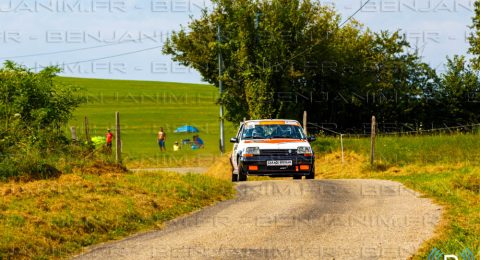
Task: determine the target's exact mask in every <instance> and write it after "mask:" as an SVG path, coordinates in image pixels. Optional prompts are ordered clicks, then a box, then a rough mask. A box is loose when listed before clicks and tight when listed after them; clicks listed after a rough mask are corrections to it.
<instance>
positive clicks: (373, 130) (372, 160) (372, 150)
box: [370, 116, 377, 165]
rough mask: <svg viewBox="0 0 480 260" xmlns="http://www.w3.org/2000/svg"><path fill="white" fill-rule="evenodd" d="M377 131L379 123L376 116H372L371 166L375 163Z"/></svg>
mask: <svg viewBox="0 0 480 260" xmlns="http://www.w3.org/2000/svg"><path fill="white" fill-rule="evenodd" d="M376 129H377V123H376V121H375V116H372V130H371V140H370V144H371V154H370V164H372V165H373V162H374V161H375V134H376V133H375V132H376Z"/></svg>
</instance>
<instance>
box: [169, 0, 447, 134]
mask: <svg viewBox="0 0 480 260" xmlns="http://www.w3.org/2000/svg"><path fill="white" fill-rule="evenodd" d="M214 3H215V6H216V8H215V9H214V10H213V11H212V12H211V13H208V12H207V11H204V13H203V15H202V17H201V18H199V19H196V20H192V21H191V23H190V24H189V25H188V32H187V29H186V28H183V29H182V30H180V31H178V32H175V33H173V34H172V36H171V38H170V39H169V41H168V42H167V43H166V45H165V47H164V50H163V51H164V53H166V54H170V55H172V57H173V60H175V61H177V62H180V63H182V64H183V65H186V66H190V67H192V68H194V69H196V70H198V71H199V72H200V73H201V75H202V76H203V78H204V80H206V81H207V82H209V83H211V84H215V85H216V86H218V80H219V79H221V80H223V82H224V94H223V95H222V97H221V98H220V102H222V103H223V104H225V105H226V110H227V113H226V117H227V119H229V120H231V121H234V122H238V121H241V120H242V118H243V117H249V118H275V117H288V118H300V116H301V113H302V112H303V111H304V110H307V111H310V112H312V113H310V115H311V117H310V119H309V120H310V121H312V122H315V121H316V122H335V123H337V124H338V125H339V126H340V127H343V128H353V127H356V126H359V125H361V124H362V123H363V122H365V121H366V120H368V119H367V118H369V117H370V116H371V115H372V114H376V115H377V117H378V118H379V119H380V121H382V122H408V123H412V124H418V122H420V121H424V120H425V118H429V116H428V112H429V110H430V107H429V104H430V103H431V102H430V103H429V101H430V99H431V96H432V92H435V91H436V90H437V89H438V84H439V79H438V77H437V76H436V73H435V71H434V70H432V69H431V68H430V67H429V66H428V65H427V64H425V63H423V62H421V60H420V59H419V57H418V55H417V54H416V53H415V52H408V51H407V48H408V47H409V44H408V42H407V41H406V40H405V36H403V35H401V34H400V32H394V33H389V32H379V33H374V32H371V31H370V30H368V29H366V30H365V29H363V27H362V26H361V25H360V24H359V23H357V22H356V21H353V22H350V23H347V24H346V25H345V26H343V27H340V21H341V18H340V16H339V15H338V14H337V13H335V11H334V10H333V9H331V8H330V7H327V6H323V5H321V4H320V3H318V2H314V1H309V0H306V1H301V0H295V1H286V0H274V1H267V0H262V1H252V0H241V1H227V0H216V1H214ZM217 26H219V27H220V28H221V31H222V32H221V35H220V36H221V37H220V38H221V43H219V42H218V41H217ZM219 53H221V54H222V57H223V68H224V73H223V74H222V75H220V76H219V75H218V70H217V67H218V66H217V61H218V59H217V55H218V54H219ZM313 112H314V113H313Z"/></svg>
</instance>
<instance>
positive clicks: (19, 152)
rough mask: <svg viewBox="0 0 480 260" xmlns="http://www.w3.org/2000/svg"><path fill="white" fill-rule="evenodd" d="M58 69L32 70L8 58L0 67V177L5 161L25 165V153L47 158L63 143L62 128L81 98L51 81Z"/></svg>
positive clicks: (69, 89) (28, 161)
mask: <svg viewBox="0 0 480 260" xmlns="http://www.w3.org/2000/svg"><path fill="white" fill-rule="evenodd" d="M59 71H60V70H59V69H58V68H57V67H47V68H45V69H43V70H42V71H40V72H39V73H34V72H32V71H30V70H29V69H27V68H24V67H22V66H19V65H17V64H15V63H13V62H10V61H7V62H5V64H4V66H3V68H0V179H2V178H3V177H5V176H6V175H3V172H2V171H4V170H5V169H6V168H5V167H7V166H5V163H13V164H16V165H17V166H23V165H27V164H28V163H31V162H32V160H33V158H27V157H28V156H29V155H35V156H37V157H40V158H47V157H48V156H49V155H50V154H51V153H50V152H51V151H55V149H56V148H58V147H59V146H61V145H63V144H65V142H66V140H67V139H66V138H65V136H64V128H63V127H64V126H65V124H66V123H67V122H68V120H69V119H70V118H71V117H72V113H73V110H74V109H75V108H77V107H78V106H79V105H80V104H81V103H82V102H83V98H81V97H79V96H78V95H76V93H77V89H75V88H73V87H71V86H65V85H62V84H60V83H59V82H57V81H56V80H55V77H56V74H57V73H58V72H59ZM9 167H10V166H8V167H7V168H9ZM12 167H13V168H14V167H15V166H12ZM12 167H10V168H12ZM10 168H9V169H10ZM12 171H14V172H15V171H16V170H12Z"/></svg>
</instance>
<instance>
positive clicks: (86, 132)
mask: <svg viewBox="0 0 480 260" xmlns="http://www.w3.org/2000/svg"><path fill="white" fill-rule="evenodd" d="M84 127H85V139H87V142H88V143H90V142H91V141H92V140H91V139H90V128H89V127H88V117H87V116H85V121H84Z"/></svg>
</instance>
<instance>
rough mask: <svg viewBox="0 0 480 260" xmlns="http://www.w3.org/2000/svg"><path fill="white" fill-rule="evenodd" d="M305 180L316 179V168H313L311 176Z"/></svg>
mask: <svg viewBox="0 0 480 260" xmlns="http://www.w3.org/2000/svg"><path fill="white" fill-rule="evenodd" d="M305 179H307V180H313V179H315V168H312V171H311V172H310V174H309V175H307V176H306V177H305Z"/></svg>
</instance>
